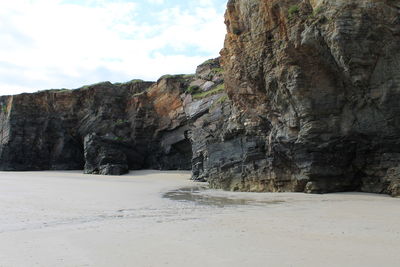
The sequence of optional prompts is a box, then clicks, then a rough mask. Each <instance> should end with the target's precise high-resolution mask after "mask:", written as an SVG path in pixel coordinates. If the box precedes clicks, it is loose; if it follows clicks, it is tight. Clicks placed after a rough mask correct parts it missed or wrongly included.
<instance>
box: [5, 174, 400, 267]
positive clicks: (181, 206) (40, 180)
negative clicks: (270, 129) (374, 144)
mask: <svg viewBox="0 0 400 267" xmlns="http://www.w3.org/2000/svg"><path fill="white" fill-rule="evenodd" d="M188 178H189V174H188V173H187V172H156V171H140V172H132V173H131V174H130V175H126V176H121V177H105V176H89V175H82V174H80V173H79V172H52V171H49V172H25V173H17V172H15V173H6V172H0V266H1V267H14V266H23V267H25V266H27V267H30V266H51V267H55V266H68V267H71V266H95V267H101V266H107V267H119V266H135V267H147V266H148V267H151V266H155V267H158V266H174V267H179V266H185V267H192V266H193V267H196V266H201V267H210V266H218V267H224V266H238V267H243V266H244V267H250V266H251V267H255V266H263V267H264V266H270V267H279V266H308V267H309V266H341V267H344V266H351V267H355V266H385V267H388V266H396V267H397V266H400V199H395V198H390V197H388V196H384V195H373V194H360V193H344V194H327V195H306V194H294V193H284V194H251V193H230V192H221V191H212V190H211V191H204V192H200V193H194V196H195V197H194V198H193V199H195V200H196V199H198V198H199V197H200V198H199V199H200V200H201V201H200V202H199V201H198V202H195V201H184V200H182V201H177V200H171V199H168V198H163V197H162V196H163V194H164V193H165V192H168V191H170V190H173V189H176V188H181V187H188V186H193V185H195V183H193V182H191V181H189V180H188ZM172 195H174V194H172ZM189 196H190V195H189ZM186 197H187V196H186ZM186 197H185V196H184V197H183V198H182V199H185V198H186ZM188 198H190V197H188ZM226 198H228V199H229V200H227V201H225V200H226ZM204 200H206V201H204ZM207 203H208V204H207ZM214 204H215V205H214ZM241 204H246V205H241Z"/></svg>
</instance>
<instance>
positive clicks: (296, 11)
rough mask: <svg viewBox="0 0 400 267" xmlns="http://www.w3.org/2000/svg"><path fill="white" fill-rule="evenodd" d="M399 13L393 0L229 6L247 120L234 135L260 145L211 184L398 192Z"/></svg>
mask: <svg viewBox="0 0 400 267" xmlns="http://www.w3.org/2000/svg"><path fill="white" fill-rule="evenodd" d="M399 14H400V3H399V2H398V1H389V0H387V1H385V0H346V1H342V0H329V1H327V0H325V1H324V0H314V1H311V0H310V1H309V0H303V1H299V0H297V1H296V0H270V1H261V0H260V1H248V0H230V1H229V2H228V9H227V12H226V24H227V28H228V34H227V36H226V41H225V48H224V49H223V51H222V59H223V66H224V68H225V70H226V75H225V84H226V90H227V93H228V95H229V97H230V98H231V99H232V101H233V103H234V106H235V109H234V110H235V112H234V113H233V114H232V117H231V118H232V120H233V121H235V122H237V121H238V120H237V119H235V118H240V119H241V120H242V121H243V120H244V121H247V125H246V127H244V129H243V128H241V126H243V125H244V124H246V122H245V123H244V124H243V123H240V119H239V123H238V125H239V127H237V128H236V129H237V131H244V134H243V135H240V134H239V135H236V136H246V137H251V138H254V139H255V140H257V141H258V142H259V144H258V145H257V146H256V147H257V149H256V151H257V153H260V154H259V157H256V158H255V159H252V160H250V161H247V160H246V157H241V158H240V160H238V161H237V162H236V160H235V159H234V158H232V160H231V161H232V164H234V166H231V167H230V168H229V169H228V170H226V171H223V170H222V169H221V171H222V172H219V173H218V175H212V176H210V178H209V179H210V181H211V183H212V184H213V185H215V187H222V188H226V189H239V190H250V191H301V192H303V191H304V192H333V191H346V190H361V191H365V192H377V193H389V194H392V195H398V194H399V186H400V181H399V179H400V176H399V175H400V172H399V171H400V169H399V166H400V131H399V130H400V116H399V112H400V105H399V101H400V72H399V64H400V19H399V18H400V16H399ZM232 125H233V124H232ZM244 149H245V150H246V151H248V152H246V153H249V149H248V148H244ZM246 153H245V154H246ZM245 154H244V155H245ZM235 155H237V154H235ZM235 168H238V169H241V171H240V172H237V173H234V172H233V171H232V170H234V169H235Z"/></svg>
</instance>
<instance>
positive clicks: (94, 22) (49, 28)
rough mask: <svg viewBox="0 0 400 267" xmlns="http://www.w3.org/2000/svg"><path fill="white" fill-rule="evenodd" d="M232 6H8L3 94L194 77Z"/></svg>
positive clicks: (80, 0)
mask: <svg viewBox="0 0 400 267" xmlns="http://www.w3.org/2000/svg"><path fill="white" fill-rule="evenodd" d="M226 2H227V1H226V0H0V95H5V94H17V93H21V92H34V91H37V90H42V89H52V88H77V87H80V86H82V85H86V84H92V83H96V82H100V81H111V82H124V81H128V80H131V79H134V78H139V79H144V80H156V79H157V78H158V77H160V76H161V75H163V74H178V73H193V72H194V71H195V68H196V66H197V65H199V64H200V63H202V62H203V61H204V60H206V59H208V58H212V57H217V56H218V53H219V50H220V49H221V48H222V46H223V39H224V35H225V31H226V30H225V26H224V24H223V21H224V19H223V14H224V11H225V6H226Z"/></svg>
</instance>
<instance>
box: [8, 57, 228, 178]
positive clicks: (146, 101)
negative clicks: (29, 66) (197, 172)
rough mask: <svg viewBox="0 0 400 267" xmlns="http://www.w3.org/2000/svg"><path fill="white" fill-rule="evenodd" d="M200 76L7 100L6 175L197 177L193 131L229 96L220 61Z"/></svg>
mask: <svg viewBox="0 0 400 267" xmlns="http://www.w3.org/2000/svg"><path fill="white" fill-rule="evenodd" d="M197 73H198V74H197V75H174V76H172V75H165V76H163V77H161V78H160V79H159V80H158V81H157V82H155V83H153V82H144V81H141V80H133V81H131V82H128V83H124V84H111V83H109V82H104V83H99V84H94V85H90V86H84V87H82V88H79V89H76V90H65V89H63V90H47V91H42V92H38V93H34V94H20V95H15V96H3V97H1V98H0V105H1V110H0V138H1V139H0V169H1V170H7V171H21V170H49V169H50V170H70V169H84V171H85V173H88V174H106V175H121V174H124V173H126V172H128V171H129V170H136V169H143V168H149V169H163V170H176V169H180V170H190V169H191V165H192V163H191V162H192V145H191V142H190V139H189V127H190V126H189V124H190V122H191V121H192V120H195V119H196V118H197V116H198V115H199V114H201V113H204V112H207V110H208V109H209V107H210V106H211V105H212V104H213V103H214V102H216V101H217V100H218V99H220V98H221V97H223V95H224V96H226V94H225V93H224V92H223V79H222V70H221V68H220V65H219V59H215V60H210V61H208V62H206V63H204V64H202V65H200V66H199V70H198V72H197Z"/></svg>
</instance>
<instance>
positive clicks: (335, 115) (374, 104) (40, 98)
mask: <svg viewBox="0 0 400 267" xmlns="http://www.w3.org/2000/svg"><path fill="white" fill-rule="evenodd" d="M226 25H227V30H228V33H227V35H226V39H225V46H224V49H223V50H222V51H221V56H222V58H221V63H222V68H223V69H224V71H223V70H222V68H221V65H220V61H219V59H214V60H209V61H207V62H205V63H203V64H202V65H200V66H199V67H198V68H197V71H196V74H195V75H174V76H171V75H166V76H163V77H161V78H160V79H159V80H158V81H157V82H154V83H153V82H144V81H140V80H136V81H131V82H128V83H124V84H111V83H108V82H106V83H100V84H96V85H92V86H86V87H82V88H80V89H76V90H50V91H43V92H38V93H35V94H21V95H16V96H3V97H0V105H1V109H0V169H1V170H43V169H83V168H84V170H85V173H94V174H108V175H119V174H123V173H126V172H127V171H128V170H134V169H143V168H152V169H164V170H175V169H183V170H189V169H192V171H193V179H195V180H198V181H207V182H209V183H210V185H211V186H212V187H214V188H223V189H226V190H237V191H256V192H266V191H272V192H282V191H295V192H308V193H325V192H336V191H349V190H355V191H362V192H374V193H387V194H391V195H393V196H399V195H400V115H399V114H400V105H399V103H400V71H399V66H400V3H399V2H398V1H393V0H329V1H328V0H252V1H250V0H230V1H229V2H228V7H227V12H226Z"/></svg>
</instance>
